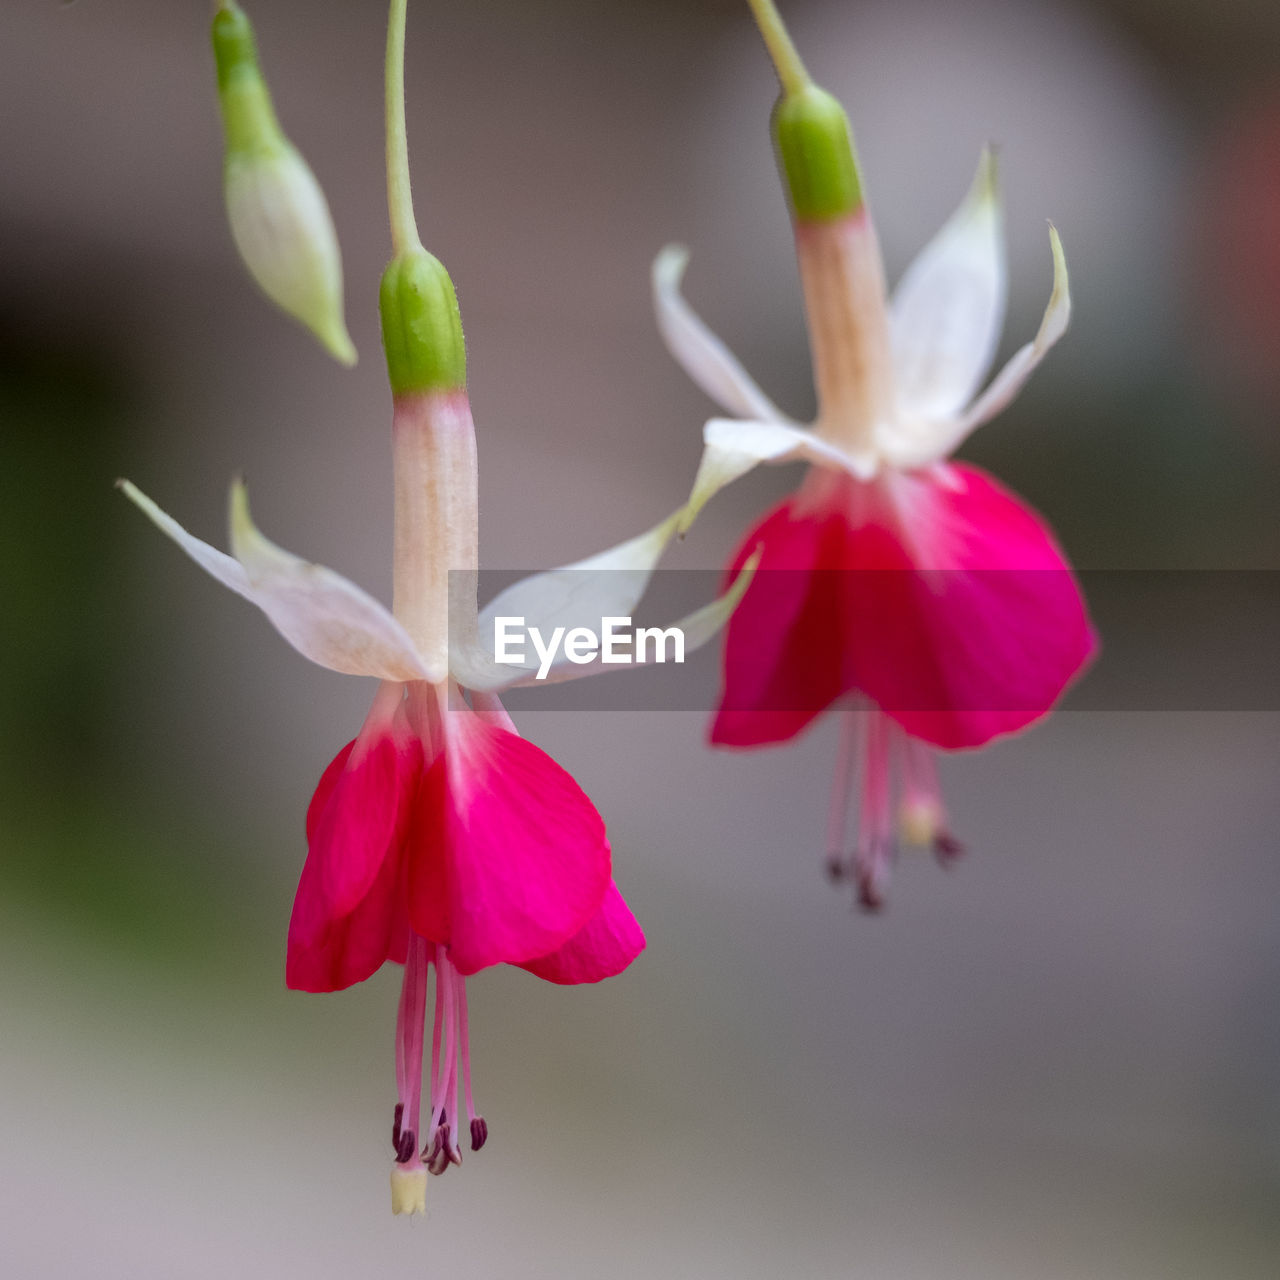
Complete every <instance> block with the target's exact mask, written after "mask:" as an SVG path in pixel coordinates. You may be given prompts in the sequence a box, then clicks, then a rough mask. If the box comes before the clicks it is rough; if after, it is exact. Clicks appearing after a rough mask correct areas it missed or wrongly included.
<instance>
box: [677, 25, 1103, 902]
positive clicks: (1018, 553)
mask: <svg viewBox="0 0 1280 1280" xmlns="http://www.w3.org/2000/svg"><path fill="white" fill-rule="evenodd" d="M752 7H753V9H754V10H755V12H756V17H757V20H758V21H759V23H760V25H761V29H762V31H763V33H764V35H765V38H766V42H767V43H768V44H769V46H770V51H771V53H772V54H773V56H774V60H775V63H776V65H777V66H778V69H779V75H780V78H781V81H782V87H783V92H782V96H781V98H780V99H779V102H778V105H777V107H776V109H775V113H774V133H775V140H776V143H777V151H778V155H779V158H780V161H781V165H782V169H783V176H784V180H785V184H786V187H787V190H788V194H789V197H790V205H791V210H792V215H793V222H794V228H795V240H796V251H797V256H798V259H799V265H800V275H801V281H802V285H803V290H804V297H805V305H806V312H807V316H808V323H809V337H810V345H811V349H812V355H813V365H814V377H815V381H816V384H817V392H818V405H819V408H818V417H817V420H816V421H815V422H814V423H813V425H812V426H810V427H805V426H801V425H799V424H797V423H796V422H794V421H792V420H791V419H789V418H787V417H786V415H784V414H783V413H782V412H781V411H779V410H778V409H777V408H776V407H775V406H774V404H773V403H772V401H770V399H769V398H768V397H767V396H766V395H765V394H764V393H763V392H762V391H761V390H760V388H759V387H758V386H756V384H755V383H754V382H753V381H752V380H751V379H750V378H749V377H748V375H747V374H746V373H745V371H744V370H743V369H742V367H741V365H739V363H738V362H737V360H735V359H734V357H733V356H732V355H731V354H730V353H729V352H728V351H727V349H726V348H725V347H724V346H723V344H722V343H721V342H720V341H719V340H718V339H717V338H715V337H714V335H712V334H711V333H710V331H709V330H708V329H707V328H706V326H705V325H704V324H703V323H702V321H701V320H699V319H698V317H697V316H696V315H694V313H693V312H692V311H691V310H690V308H689V307H688V305H687V303H686V302H685V301H684V299H683V297H682V296H681V294H680V281H681V277H682V274H683V271H684V267H685V263H686V260H687V254H686V252H685V251H684V250H683V249H679V248H675V247H672V248H668V249H667V250H665V251H664V252H663V253H662V254H660V255H659V257H658V259H657V262H656V263H655V266H654V296H655V303H656V308H657V315H658V323H659V326H660V328H661V330H662V333H663V336H664V338H665V339H666V342H667V345H668V347H669V348H670V350H671V352H672V354H673V355H674V356H675V357H676V359H677V360H678V361H679V362H680V363H681V364H682V365H683V366H684V368H685V370H686V371H687V372H688V373H689V374H690V376H691V377H692V378H693V379H694V380H695V381H696V382H697V383H698V385H699V386H700V387H702V389H703V390H704V391H706V393H707V394H708V395H709V396H711V397H712V398H713V399H714V400H716V401H717V402H718V403H719V404H720V405H721V406H722V407H723V408H725V409H726V410H727V411H728V412H729V413H730V414H733V415H734V416H733V417H732V418H714V419H712V420H711V421H710V422H708V423H707V425H706V428H705V431H704V440H705V450H704V453H703V457H702V462H701V465H700V467H699V471H698V476H697V479H696V481H695V485H694V491H693V495H692V497H691V499H690V503H689V506H688V508H687V510H686V514H685V516H684V517H683V520H682V527H683V526H684V525H687V524H688V523H689V522H690V521H691V520H692V519H693V518H694V516H695V515H696V513H697V512H698V511H699V510H700V509H701V507H702V506H703V505H704V504H705V503H706V502H707V501H708V500H709V499H710V498H711V497H712V495H713V494H715V493H716V492H717V491H718V490H719V489H721V488H722V487H723V486H725V485H726V484H729V483H731V482H732V481H733V480H735V479H737V478H739V477H740V476H742V475H745V474H746V473H747V472H748V471H750V470H751V469H752V468H754V467H755V466H756V465H757V464H759V463H762V462H767V463H781V462H789V461H804V462H807V463H808V464H809V471H808V474H807V475H806V477H805V479H804V480H803V482H802V483H801V485H800V488H799V489H798V491H797V492H796V493H795V494H793V495H792V496H791V497H789V498H788V499H786V500H785V501H784V502H782V503H781V504H780V505H779V506H778V507H776V508H775V509H774V510H773V511H771V512H769V514H768V515H766V516H765V518H764V519H763V520H762V521H761V522H760V523H759V524H758V525H757V526H756V527H755V528H753V529H752V530H750V531H749V532H748V533H747V535H746V537H745V538H744V539H743V542H742V546H741V548H740V550H739V551H738V553H737V554H736V556H735V557H734V559H733V561H732V562H731V566H730V574H731V575H732V574H736V572H737V571H738V568H739V567H740V566H741V564H742V563H743V561H744V560H745V559H746V556H747V555H748V554H752V555H755V556H757V558H758V563H759V570H760V571H759V572H757V573H756V575H755V578H754V581H753V582H752V584H751V586H750V588H749V589H748V590H747V592H746V594H745V596H744V598H743V601H742V605H741V607H740V608H739V609H738V611H737V612H736V614H735V615H734V617H733V618H732V620H731V622H730V624H729V628H728V635H727V639H726V644H725V663H724V688H723V693H722V696H721V701H720V706H719V710H718V712H717V715H716V717H715V720H714V723H713V725H712V730H711V736H712V740H713V741H714V742H716V743H719V744H722V745H726V746H733V747H752V746H759V745H763V744H766V743H774V742H783V741H786V740H788V739H790V738H792V737H794V736H795V735H796V734H797V733H799V732H800V731H801V730H802V729H804V728H805V727H806V726H807V725H808V724H810V723H811V722H812V721H813V719H814V718H815V717H817V716H818V715H819V714H820V713H821V712H823V711H824V710H826V709H827V708H828V707H832V706H840V707H842V708H845V709H846V717H847V725H846V729H845V734H844V745H843V747H842V751H841V763H840V765H839V767H838V769H837V781H836V788H835V794H834V796H833V802H832V817H831V822H830V831H829V837H828V838H829V840H830V841H831V842H832V843H831V854H832V866H833V869H834V870H836V871H838V872H843V870H844V869H845V867H846V861H845V855H844V852H843V850H844V822H845V818H844V814H845V810H846V808H847V805H846V797H847V795H848V793H849V789H850V784H851V779H852V776H853V766H854V761H855V758H856V757H857V756H858V755H859V754H861V755H862V756H863V758H864V764H863V770H862V788H863V789H862V803H861V810H860V821H859V828H860V830H859V836H858V842H857V851H856V853H855V855H854V857H853V864H854V865H853V868H852V869H853V871H854V874H855V877H856V880H857V883H858V887H859V896H860V900H861V901H862V902H863V904H864V905H866V906H868V907H874V906H876V905H878V904H879V903H880V901H881V899H882V896H883V890H884V886H885V881H886V876H887V870H888V864H889V858H890V853H891V850H892V847H893V843H894V830H893V828H894V824H893V805H892V789H893V787H892V783H893V775H894V774H895V773H896V774H898V776H899V780H900V791H901V819H902V821H901V824H900V825H901V827H902V828H903V834H904V835H905V836H906V837H907V838H908V839H909V840H910V841H911V842H913V843H921V844H924V845H926V846H928V845H932V846H933V847H934V848H935V850H936V851H937V852H938V854H939V855H940V856H941V857H943V858H950V857H951V856H952V855H953V854H954V853H955V852H956V851H958V848H959V846H958V845H957V844H956V842H955V840H954V838H953V837H952V835H951V833H950V831H949V830H948V827H947V823H946V817H945V811H944V809H943V806H942V801H941V796H940V794H939V792H938V787H937V781H936V773H935V767H934V762H933V759H932V749H934V748H941V749H946V750H955V749H960V748H972V747H980V746H982V745H983V744H985V743H987V742H990V741H991V740H992V739H993V738H996V737H998V736H1000V735H1003V734H1009V733H1014V732H1017V731H1018V730H1021V729H1024V728H1025V727H1026V726H1027V725H1029V724H1031V723H1032V722H1033V721H1035V720H1036V719H1038V718H1040V717H1041V716H1043V715H1044V714H1046V713H1047V712H1048V711H1049V709H1050V708H1051V707H1052V706H1053V704H1054V702H1055V701H1056V700H1057V698H1058V697H1059V695H1060V694H1061V693H1062V691H1063V689H1064V688H1065V687H1066V686H1067V684H1068V683H1069V682H1070V681H1071V680H1072V679H1073V678H1074V677H1075V676H1076V675H1077V674H1078V673H1079V672H1080V670H1081V669H1082V668H1083V666H1084V665H1085V664H1086V663H1087V662H1088V661H1089V659H1090V657H1091V656H1092V654H1093V653H1094V651H1095V649H1096V643H1097V642H1096V638H1095V635H1094V632H1093V629H1092V627H1091V625H1090V623H1089V619H1088V616H1087V613H1086V609H1085V605H1084V601H1083V599H1082V597H1081V595H1080V591H1079V588H1078V586H1077V584H1076V582H1075V579H1074V577H1073V575H1072V573H1071V570H1070V568H1069V566H1068V564H1067V561H1066V558H1065V556H1064V555H1063V553H1062V551H1061V549H1060V548H1059V546H1058V544H1057V541H1056V540H1055V538H1054V536H1053V533H1052V531H1051V530H1050V529H1049V527H1048V526H1047V525H1046V524H1045V522H1044V521H1043V520H1042V519H1041V518H1040V517H1039V516H1038V515H1037V514H1036V513H1035V512H1034V511H1032V510H1031V509H1030V508H1029V507H1028V506H1026V505H1025V504H1024V503H1023V502H1021V501H1020V500H1019V499H1018V498H1017V497H1015V496H1014V495H1013V494H1012V493H1010V492H1009V491H1008V490H1007V489H1005V488H1004V487H1003V486H1002V485H1000V484H999V483H998V482H997V481H996V480H995V479H994V478H993V477H991V476H989V475H987V474H986V473H985V472H983V471H981V470H979V469H978V468H976V467H972V466H969V465H967V464H964V463H958V462H953V461H951V460H950V455H951V453H952V452H953V451H954V450H955V449H956V448H957V447H958V446H959V445H960V444H961V443H962V442H963V441H964V439H965V438H966V437H967V436H968V435H969V433H970V432H971V431H973V430H974V429H975V428H976V427H978V426H980V425H981V424H982V423H984V422H986V421H988V420H989V419H990V418H992V417H994V416H995V415H996V414H997V413H999V412H1000V411H1001V410H1002V409H1003V408H1005V406H1007V405H1008V404H1009V403H1010V402H1011V401H1012V400H1013V398H1014V397H1015V396H1016V395H1017V393H1018V392H1019V390H1020V389H1021V388H1022V386H1023V384H1024V383H1025V382H1026V381H1027V379H1028V378H1029V377H1030V375H1031V373H1032V371H1033V370H1034V369H1035V368H1036V366H1037V365H1038V364H1039V363H1040V361H1041V360H1042V359H1043V358H1044V356H1045V354H1046V353H1047V352H1048V350H1049V348H1050V347H1052V346H1053V344H1054V343H1055V342H1056V341H1057V340H1058V338H1060V337H1061V336H1062V333H1063V332H1064V330H1065V329H1066V327H1067V321H1068V317H1069V314H1070V297H1069V292H1068V285H1067V267H1066V259H1065V256H1064V254H1063V251H1062V244H1061V241H1060V240H1059V238H1058V234H1057V231H1056V230H1055V229H1054V228H1053V227H1052V226H1051V227H1050V230H1049V238H1050V247H1051V249H1052V254H1053V291H1052V294H1051V296H1050V299H1049V304H1048V307H1047V308H1046V310H1045V314H1044V319H1043V321H1042V322H1041V325H1040V329H1039V332H1038V333H1037V334H1036V336H1035V338H1034V339H1033V340H1032V341H1031V342H1029V343H1027V344H1026V345H1025V346H1024V347H1022V348H1021V349H1020V350H1019V351H1017V352H1016V353H1015V354H1014V355H1013V357H1012V358H1011V359H1010V360H1009V362H1008V363H1007V364H1006V365H1005V366H1004V368H1003V369H1001V371H1000V372H999V373H998V374H997V375H996V376H995V378H994V379H993V380H992V381H991V382H990V383H989V385H987V386H986V387H985V389H982V390H980V388H982V387H983V383H984V382H985V380H986V376H987V372H988V370H989V368H990V365H991V361H992V358H993V356H994V354H995V349H996V346H997V343H998V341H999V336H1000V330H1001V325H1002V321H1003V315H1004V308H1005V272H1004V257H1003V248H1002V239H1001V227H1000V210H999V196H998V191H997V185H996V172H995V164H994V160H993V158H992V156H991V155H990V153H984V155H983V157H982V160H981V162H980V164H979V167H978V173H977V176H976V178H975V179H974V182H973V185H972V187H971V189H970V191H969V193H968V195H967V197H966V198H965V200H964V201H963V202H962V204H961V205H960V207H959V209H958V210H957V211H956V212H955V214H954V215H953V216H952V217H951V219H950V220H949V221H948V222H947V223H946V225H945V226H944V227H943V228H942V230H941V231H940V232H939V233H938V235H937V236H936V237H935V238H934V240H933V241H932V242H931V243H930V244H929V245H928V246H927V247H926V248H925V249H924V251H923V252H922V253H921V254H920V256H919V257H918V258H917V259H916V260H915V261H914V262H913V263H912V264H911V266H910V267H908V269H907V271H906V273H905V274H904V275H903V278H902V280H901V281H900V282H899V285H898V288H897V290H896V291H895V293H894V294H893V297H892V299H888V298H887V297H886V290H885V283H884V271H883V267H882V264H881V259H880V253H879V249H878V246H877V242H876V234H875V229H874V227H873V225H872V221H871V216H870V213H869V211H868V209H867V206H866V203H865V201H864V200H863V195H862V181H861V175H860V174H859V172H858V168H857V164H856V161H855V158H854V152H853V148H852V142H851V138H850V134H849V126H848V121H847V118H846V116H845V114H844V111H843V108H841V106H840V104H839V103H838V102H837V101H836V100H835V99H834V98H833V97H831V95H830V94H827V93H826V92H824V91H823V90H821V89H819V88H818V87H817V86H816V85H814V84H813V83H812V81H811V80H810V78H809V76H808V73H807V72H806V71H805V69H804V67H803V65H802V64H801V62H800V60H799V58H798V56H797V55H796V53H795V50H794V47H793V46H792V45H791V43H790V40H789V38H788V37H787V35H786V32H785V31H784V30H783V28H782V24H781V22H780V20H779V19H778V16H777V13H776V10H774V8H773V5H772V4H771V3H769V0H752ZM859 747H860V749H858V748H859Z"/></svg>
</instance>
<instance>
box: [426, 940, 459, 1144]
mask: <svg viewBox="0 0 1280 1280" xmlns="http://www.w3.org/2000/svg"><path fill="white" fill-rule="evenodd" d="M453 983H454V968H453V964H452V962H451V961H450V960H449V957H448V955H447V954H446V953H445V948H444V947H443V946H442V945H441V944H439V943H437V944H436V1019H437V1027H439V1021H440V1013H441V1010H442V1009H443V1013H444V1028H443V1030H444V1034H443V1036H442V1037H437V1035H434V1034H433V1036H432V1042H431V1081H432V1083H431V1098H432V1108H431V1126H430V1128H429V1129H428V1130H427V1142H428V1143H429V1144H430V1143H431V1142H433V1140H434V1139H435V1135H436V1130H437V1129H438V1128H439V1127H440V1125H441V1124H442V1123H443V1121H444V1110H445V1105H446V1100H447V1095H448V1090H449V1076H450V1070H449V1069H450V1064H451V1063H452V1061H453V1057H454V1054H455V1052H456V1050H455V1049H454V1042H453V1023H454V1003H455V1002H454V998H453ZM437 1046H439V1048H438V1051H437Z"/></svg>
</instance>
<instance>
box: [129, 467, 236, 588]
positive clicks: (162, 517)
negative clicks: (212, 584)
mask: <svg viewBox="0 0 1280 1280" xmlns="http://www.w3.org/2000/svg"><path fill="white" fill-rule="evenodd" d="M116 488H117V489H119V490H120V492H121V493H123V494H124V496H125V497H126V498H128V499H129V501H130V502H132V503H133V505H134V506H135V507H137V508H138V510H139V511H141V512H142V514H143V515H145V516H146V517H147V519H148V520H150V521H151V523H152V524H153V525H155V527H156V528H157V529H159V530H160V532H161V533H163V534H164V535H165V537H167V538H170V539H172V540H173V541H174V542H176V543H177V544H178V546H180V547H181V548H182V549H183V551H185V552H186V553H187V555H189V556H190V557H191V558H192V559H193V560H194V561H195V562H196V564H198V565H199V566H200V567H201V568H202V569H203V570H204V571H205V572H206V573H207V574H209V575H210V577H213V578H217V580H218V581H219V582H220V583H222V585H223V586H224V587H230V588H231V590H232V591H234V592H235V593H236V594H237V595H241V596H244V598H245V599H246V600H253V589H252V588H251V587H250V586H249V575H248V574H247V573H245V571H244V565H242V564H241V563H240V561H239V560H236V559H234V558H233V557H231V556H229V555H227V554H226V552H225V551H219V550H218V549H217V547H211V546H210V545H209V544H208V543H207V542H201V541H200V539H199V538H194V537H192V536H191V534H189V533H188V532H187V531H186V530H185V529H184V528H183V527H182V526H181V525H180V524H179V523H178V522H177V521H176V520H175V519H174V518H173V517H172V516H171V515H168V514H167V513H166V512H164V511H161V510H160V508H159V507H157V506H156V504H155V503H154V502H152V501H151V499H150V498H148V497H147V495H146V494H145V493H143V492H142V490H141V489H139V488H138V487H137V486H136V485H135V484H133V483H132V482H131V481H128V480H117V481H116ZM255 603H256V601H255Z"/></svg>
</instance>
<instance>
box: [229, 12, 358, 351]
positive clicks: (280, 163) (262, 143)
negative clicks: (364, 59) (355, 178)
mask: <svg viewBox="0 0 1280 1280" xmlns="http://www.w3.org/2000/svg"><path fill="white" fill-rule="evenodd" d="M213 54H214V60H215V62H216V64H217V70H218V101H219V104H220V106H221V109H222V125H223V132H224V135H225V138H226V156H225V160H224V164H223V189H224V193H225V196H226V202H227V216H228V218H229V219H230V222H231V235H232V238H233V239H234V240H235V243H236V248H237V249H238V250H239V251H240V257H241V258H242V259H243V260H244V264H245V266H246V267H248V268H249V274H250V275H251V276H253V278H254V280H256V281H257V282H258V285H259V286H260V287H261V289H262V291H263V292H264V293H265V294H266V295H267V297H269V298H270V299H271V301H272V302H274V303H275V304H276V305H277V306H278V307H280V308H281V309H282V310H284V311H287V312H288V313H289V314H290V315H291V316H293V317H294V318H295V319H297V320H299V321H301V322H302V323H303V324H304V325H306V326H307V328H308V329H310V330H311V332H312V333H314V334H315V336H316V337H317V338H318V339H319V340H320V342H321V343H322V344H323V345H324V347H325V348H326V349H327V350H328V351H329V352H330V354H331V355H333V356H334V358H335V359H337V360H340V361H341V362H342V363H343V364H348V365H350V364H354V363H355V361H356V351H355V347H354V346H353V345H352V343H351V338H350V336H349V335H348V333H347V326H346V322H345V320H344V319H343V314H342V256H341V253H340V252H339V249H338V237H337V234H336V233H335V232H334V229H333V219H332V218H331V217H330V215H329V206H328V204H327V203H326V201H325V198H324V192H323V191H321V190H320V184H319V183H318V182H317V181H316V180H315V176H314V175H313V174H312V172H311V170H310V169H309V168H308V167H307V162H306V161H305V160H303V158H302V157H301V156H300V155H299V154H298V152H297V150H296V149H295V148H294V146H293V144H292V143H290V141H289V140H288V138H286V137H285V136H284V133H283V132H282V131H281V129H280V124H279V122H278V121H277V120H276V114H275V110H274V108H273V107H272V105H271V95H270V93H269V92H268V91H267V85H266V81H264V80H263V78H262V72H261V70H260V69H259V67H258V53H257V48H256V46H255V44H254V38H253V28H252V27H251V26H250V25H249V19H248V18H247V17H245V15H244V12H243V11H242V10H241V9H240V8H239V6H237V5H236V4H234V3H232V2H231V0H228V3H225V4H224V5H223V6H222V7H221V8H219V10H218V12H217V14H216V15H215V16H214V19H213Z"/></svg>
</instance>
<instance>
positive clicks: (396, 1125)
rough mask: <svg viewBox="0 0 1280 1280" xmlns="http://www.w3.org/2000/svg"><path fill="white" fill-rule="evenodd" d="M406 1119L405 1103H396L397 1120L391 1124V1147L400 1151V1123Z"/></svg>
mask: <svg viewBox="0 0 1280 1280" xmlns="http://www.w3.org/2000/svg"><path fill="white" fill-rule="evenodd" d="M403 1119H404V1103H403V1102H397V1103H396V1118H395V1119H394V1120H393V1121H392V1122H391V1145H392V1146H393V1147H394V1148H395V1149H396V1150H397V1151H399V1150H400V1121H401V1120H403Z"/></svg>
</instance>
